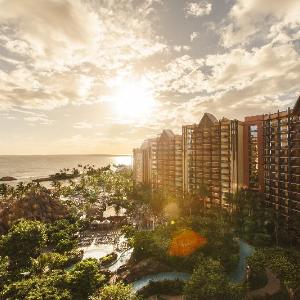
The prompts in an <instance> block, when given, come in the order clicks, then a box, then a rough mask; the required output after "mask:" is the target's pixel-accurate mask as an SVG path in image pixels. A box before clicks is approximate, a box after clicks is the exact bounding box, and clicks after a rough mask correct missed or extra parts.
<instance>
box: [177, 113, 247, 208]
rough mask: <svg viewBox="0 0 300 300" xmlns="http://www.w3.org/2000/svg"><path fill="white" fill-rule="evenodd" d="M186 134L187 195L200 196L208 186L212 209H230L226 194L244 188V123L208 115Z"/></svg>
mask: <svg viewBox="0 0 300 300" xmlns="http://www.w3.org/2000/svg"><path fill="white" fill-rule="evenodd" d="M182 132H183V177H184V185H183V188H184V192H190V193H196V192H197V191H198V190H199V188H200V187H201V186H203V185H204V186H206V187H208V189H209V197H208V202H209V203H207V204H208V205H209V204H212V205H222V206H226V205H227V203H226V201H225V199H226V194H228V193H235V192H237V191H238V189H239V188H241V187H243V185H244V160H243V147H244V144H243V135H244V129H243V123H242V122H240V121H238V120H228V119H226V118H223V119H222V120H219V121H218V120H217V119H216V118H215V117H214V116H213V115H212V114H209V113H205V114H204V116H203V118H202V119H201V121H200V123H199V124H194V125H187V126H183V129H182Z"/></svg>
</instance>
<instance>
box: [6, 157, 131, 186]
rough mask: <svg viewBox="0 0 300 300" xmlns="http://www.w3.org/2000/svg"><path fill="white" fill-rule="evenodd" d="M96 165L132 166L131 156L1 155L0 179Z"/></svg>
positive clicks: (25, 176)
mask: <svg viewBox="0 0 300 300" xmlns="http://www.w3.org/2000/svg"><path fill="white" fill-rule="evenodd" d="M88 164H89V165H94V166H95V167H96V168H97V167H98V168H100V167H104V166H107V165H109V164H117V165H118V164H124V165H127V166H131V164H132V156H131V155H125V154H124V155H114V154H51V155H43V154H42V155H0V178H1V177H4V176H11V177H15V178H16V179H17V180H18V181H30V180H32V179H36V178H41V177H47V176H49V175H51V174H54V173H57V172H59V171H60V170H62V169H72V168H76V167H78V165H88Z"/></svg>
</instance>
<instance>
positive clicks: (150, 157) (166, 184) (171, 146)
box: [133, 130, 182, 194]
mask: <svg viewBox="0 0 300 300" xmlns="http://www.w3.org/2000/svg"><path fill="white" fill-rule="evenodd" d="M133 176H134V180H135V182H139V183H149V184H151V186H152V189H153V190H155V191H159V192H168V193H171V194H175V193H178V192H180V193H182V137H181V135H175V134H174V133H173V132H172V131H171V130H163V132H162V133H161V134H160V135H159V136H158V137H157V138H154V139H149V140H146V141H145V142H144V143H143V144H142V145H141V147H140V148H136V149H134V150H133Z"/></svg>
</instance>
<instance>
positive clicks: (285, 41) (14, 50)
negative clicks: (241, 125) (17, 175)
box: [0, 0, 300, 155]
mask: <svg viewBox="0 0 300 300" xmlns="http://www.w3.org/2000/svg"><path fill="white" fill-rule="evenodd" d="M299 11H300V1H299V0H285V1H282V0H264V1H261V0H251V1H249V0H200V1H196V0H192V1H185V0H144V1H142V0H98V1H97V0H39V1H37V0H0V155H1V154H2V155H3V154H8V155H9V154H92V153H93V154H94V153H95V154H96V153H99V154H104V153H105V154H131V152H132V148H134V147H137V146H139V145H140V144H141V143H142V141H143V140H144V139H147V138H151V137H155V136H157V135H158V134H159V133H160V132H161V131H162V129H164V128H165V129H172V130H173V131H174V132H175V133H180V132H181V126H182V125H183V124H193V123H198V122H199V121H200V119H201V117H202V115H203V113H205V112H210V113H212V114H214V115H215V116H216V117H217V118H222V117H223V116H225V117H227V118H237V119H239V120H241V121H242V120H243V119H244V117H245V116H247V115H248V116H249V115H257V114H262V113H269V112H275V111H277V110H278V109H279V110H285V109H287V107H289V106H293V105H294V103H295V101H296V99H297V97H298V96H299V94H300V18H299Z"/></svg>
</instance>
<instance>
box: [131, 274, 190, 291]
mask: <svg viewBox="0 0 300 300" xmlns="http://www.w3.org/2000/svg"><path fill="white" fill-rule="evenodd" d="M190 276H191V275H190V274H188V273H182V272H165V273H157V274H152V275H147V276H143V277H142V278H140V279H138V280H137V281H135V282H133V283H132V286H133V289H134V290H135V291H139V290H140V289H142V288H143V287H145V286H147V285H148V284H149V283H150V281H154V282H158V281H164V280H176V279H178V280H182V281H186V280H188V279H189V278H190Z"/></svg>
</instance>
